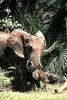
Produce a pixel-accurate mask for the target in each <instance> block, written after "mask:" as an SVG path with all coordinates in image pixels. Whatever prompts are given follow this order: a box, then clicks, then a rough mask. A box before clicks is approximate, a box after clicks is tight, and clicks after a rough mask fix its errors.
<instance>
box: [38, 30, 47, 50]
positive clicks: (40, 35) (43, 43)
mask: <svg viewBox="0 0 67 100" xmlns="http://www.w3.org/2000/svg"><path fill="white" fill-rule="evenodd" d="M36 36H37V37H39V39H40V42H41V44H42V46H44V49H45V48H46V39H45V37H44V35H43V33H42V32H41V31H38V32H37V33H36Z"/></svg>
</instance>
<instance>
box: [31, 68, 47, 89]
mask: <svg viewBox="0 0 67 100" xmlns="http://www.w3.org/2000/svg"><path fill="white" fill-rule="evenodd" d="M32 77H33V78H34V79H35V80H39V81H41V82H43V83H44V86H43V87H42V88H45V90H46V83H47V82H48V77H47V74H46V72H44V71H43V70H40V69H36V70H35V71H34V72H33V73H32Z"/></svg>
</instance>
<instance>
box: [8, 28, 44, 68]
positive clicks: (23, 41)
mask: <svg viewBox="0 0 67 100" xmlns="http://www.w3.org/2000/svg"><path fill="white" fill-rule="evenodd" d="M8 45H9V47H10V48H12V49H13V51H14V52H15V53H16V54H17V55H18V56H19V57H22V58H25V55H24V53H25V54H26V53H27V56H26V57H28V58H29V59H30V61H32V62H33V65H34V67H37V66H38V64H39V62H40V56H41V54H42V52H43V51H44V49H45V48H46V40H45V37H44V35H43V33H42V32H41V31H38V32H37V33H36V35H31V34H29V33H27V32H25V31H23V30H20V29H16V30H14V31H12V32H11V34H10V37H9V39H8Z"/></svg>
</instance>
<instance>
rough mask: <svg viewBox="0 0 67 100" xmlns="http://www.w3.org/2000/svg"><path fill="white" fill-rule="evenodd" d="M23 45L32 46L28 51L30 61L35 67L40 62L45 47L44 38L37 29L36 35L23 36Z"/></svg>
mask: <svg viewBox="0 0 67 100" xmlns="http://www.w3.org/2000/svg"><path fill="white" fill-rule="evenodd" d="M24 40H25V45H26V46H30V47H32V51H31V53H30V57H29V58H30V61H32V63H33V67H37V66H38V64H39V62H40V56H41V54H42V53H43V51H44V49H45V48H46V40H45V37H44V35H43V33H42V32H41V31H38V32H37V33H36V35H30V36H28V37H24Z"/></svg>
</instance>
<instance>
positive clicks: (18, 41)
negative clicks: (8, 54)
mask: <svg viewBox="0 0 67 100" xmlns="http://www.w3.org/2000/svg"><path fill="white" fill-rule="evenodd" d="M7 41H8V46H9V47H10V48H11V49H12V50H13V51H14V53H15V54H16V55H17V56H19V57H22V58H25V57H24V50H23V43H22V38H21V35H20V33H19V32H18V33H16V32H12V33H11V34H10V37H9V38H8V40H7Z"/></svg>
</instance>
